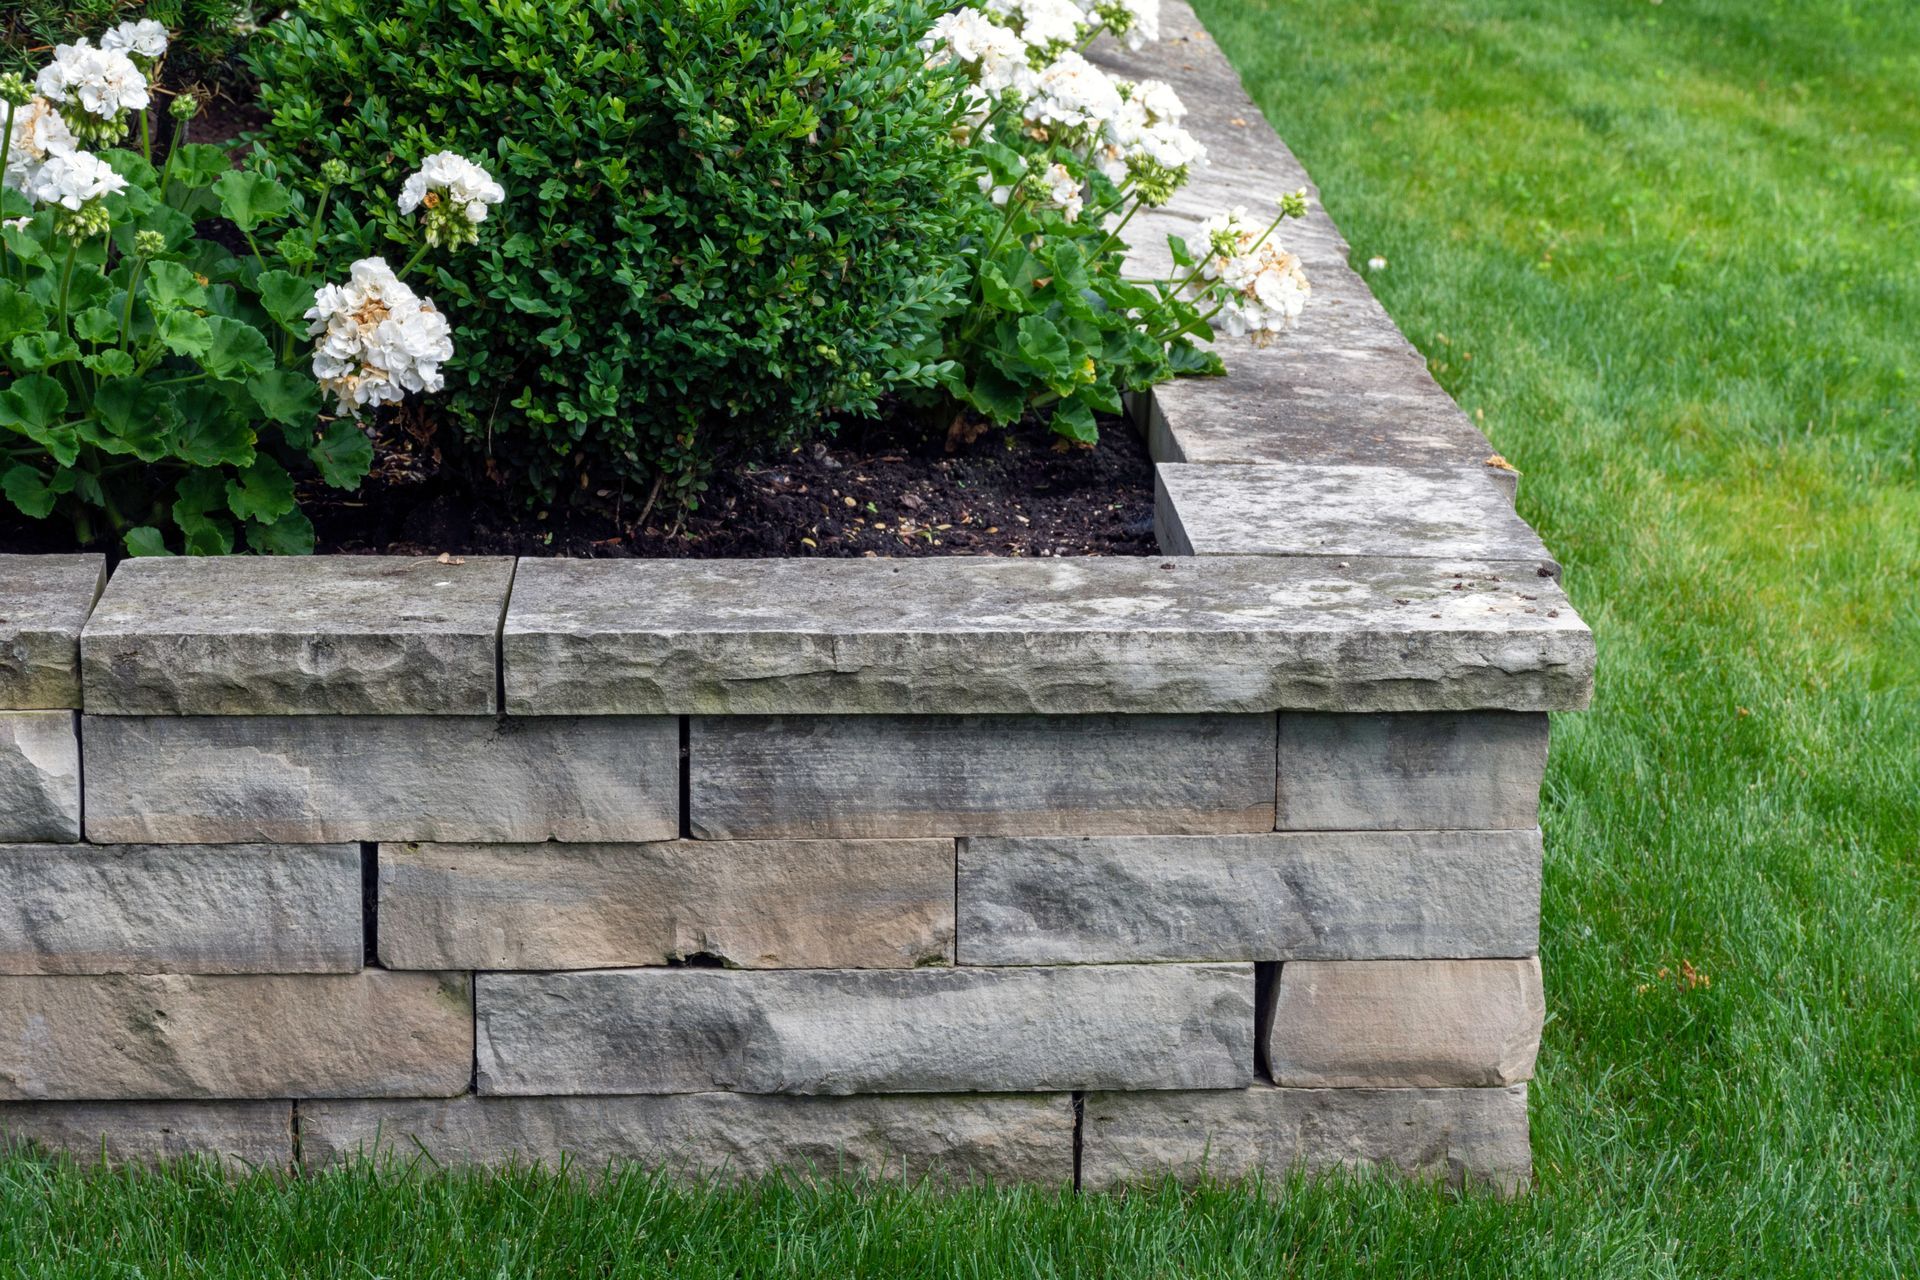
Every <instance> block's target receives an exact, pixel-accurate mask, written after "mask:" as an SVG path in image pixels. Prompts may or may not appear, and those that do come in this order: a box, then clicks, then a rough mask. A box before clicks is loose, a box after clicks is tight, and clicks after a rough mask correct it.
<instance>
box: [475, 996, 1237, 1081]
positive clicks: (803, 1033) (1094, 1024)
mask: <svg viewBox="0 0 1920 1280" xmlns="http://www.w3.org/2000/svg"><path fill="white" fill-rule="evenodd" d="M478 983H479V990H478V1010H479V1059H478V1060H479V1069H480V1074H479V1085H480V1088H479V1091H480V1092H481V1093H487V1094H571V1093H701V1092H705V1091H707V1090H710V1089H731V1090H737V1091H739V1092H741V1093H801V1094H814V1093H821V1094H847V1093H947V1092H954V1091H980V1092H990V1093H1008V1092H1028V1091H1050V1090H1059V1089H1077V1088H1101V1089H1210V1088H1233V1087H1237V1086H1240V1085H1244V1084H1248V1083H1251V1081H1252V1076H1253V1012H1254V1011H1253V967H1252V966H1251V965H1112V966H1103V967H1083V968H1060V969H913V970H908V971H904V972H902V971H897V970H884V969H813V970H806V971H801V972H794V971H761V972H744V971H723V970H713V969H683V970H677V971H675V970H659V969H652V970H649V969H626V970H599V971H595V972H590V973H553V974H492V973H484V974H480V975H479V976H478Z"/></svg>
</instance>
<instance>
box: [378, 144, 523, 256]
mask: <svg viewBox="0 0 1920 1280" xmlns="http://www.w3.org/2000/svg"><path fill="white" fill-rule="evenodd" d="M506 198H507V193H506V190H505V188H503V187H501V185H500V184H499V183H497V182H495V181H494V180H493V175H492V174H490V173H488V172H487V171H486V170H485V169H482V168H481V167H480V166H479V165H477V164H475V163H474V162H473V161H471V160H469V159H467V158H466V157H465V156H462V155H457V154H455V153H454V152H451V151H436V152H434V153H433V154H432V155H430V156H428V157H427V158H426V159H425V160H423V161H421V162H420V168H419V169H418V170H417V171H415V172H414V173H413V174H412V175H411V176H409V177H408V178H407V180H406V182H405V183H404V184H402V186H401V188H400V212H401V213H403V214H410V213H412V212H413V211H414V210H415V209H420V208H425V209H426V211H427V219H426V221H427V243H428V244H431V245H436V246H437V245H440V244H443V243H444V244H450V245H460V244H472V243H473V242H474V241H476V240H478V239H479V238H480V233H479V232H478V231H477V230H475V228H476V227H478V226H479V225H480V224H481V223H483V222H485V221H486V220H487V209H488V208H489V206H492V205H496V204H499V203H500V202H501V201H502V200H505V199H506Z"/></svg>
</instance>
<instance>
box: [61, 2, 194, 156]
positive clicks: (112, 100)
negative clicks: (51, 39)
mask: <svg viewBox="0 0 1920 1280" xmlns="http://www.w3.org/2000/svg"><path fill="white" fill-rule="evenodd" d="M158 25H159V24H157V23H152V22H150V21H149V22H145V23H132V22H126V23H122V24H121V25H120V26H118V27H115V28H114V29H113V30H112V31H109V32H108V33H107V34H106V36H105V37H103V39H102V43H101V44H100V46H99V47H95V46H94V44H93V43H92V42H91V41H89V40H85V39H82V40H76V41H74V42H73V43H72V44H62V45H55V46H54V50H53V61H52V62H50V63H48V64H47V65H46V66H44V67H42V68H41V69H40V75H39V77H38V78H37V79H36V80H35V82H34V87H35V88H37V89H39V91H40V95H41V96H42V97H43V98H45V99H46V100H47V101H48V102H51V103H53V104H55V105H56V106H62V107H66V108H68V111H69V113H70V115H71V119H69V120H68V121H67V125H68V127H69V128H70V129H72V130H73V133H74V136H75V137H77V138H79V139H80V140H81V141H83V142H87V143H91V144H92V145H94V146H105V145H106V144H108V143H111V142H116V141H118V140H119V139H120V138H121V137H123V136H125V134H126V132H127V113H128V112H129V111H145V110H146V109H147V105H148V103H149V102H150V101H152V98H151V95H149V93H148V92H147V76H146V73H145V72H144V71H142V70H141V69H140V66H139V64H138V63H136V62H135V61H134V59H133V56H132V55H131V54H130V53H129V52H128V50H130V49H138V50H141V51H142V52H141V56H142V57H143V58H144V57H148V56H149V55H147V54H146V53H145V52H144V51H145V50H147V49H153V48H156V47H157V48H158V50H159V52H158V53H155V54H152V55H151V57H152V58H154V59H157V58H158V57H159V56H160V54H164V53H165V52H166V47H167V43H166V29H165V28H161V29H160V30H159V31H158V33H157V34H156V33H154V32H152V31H150V30H147V29H146V28H148V27H150V26H158ZM108 41H111V42H112V44H111V45H109V44H108V43H107V42H108Z"/></svg>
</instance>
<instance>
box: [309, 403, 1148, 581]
mask: <svg viewBox="0 0 1920 1280" xmlns="http://www.w3.org/2000/svg"><path fill="white" fill-rule="evenodd" d="M1100 426H1101V430H1100V440H1099V443H1098V444H1096V445H1094V446H1093V447H1091V448H1087V447H1082V446H1074V445H1068V444H1066V443H1065V442H1064V441H1062V440H1060V439H1059V437H1057V436H1054V435H1052V434H1050V433H1049V432H1048V431H1047V430H1046V428H1045V426H1044V425H1042V424H1039V423H1023V424H1020V425H1018V426H1015V427H1013V428H1011V429H1008V430H1005V431H987V432H984V433H982V434H980V435H979V436H977V437H976V438H975V439H973V440H971V441H957V442H956V443H955V445H954V447H953V450H952V451H951V452H949V451H948V448H947V445H946V442H945V441H944V440H942V439H939V438H938V437H936V436H932V435H930V434H929V433H928V432H927V431H926V429H925V428H924V427H923V426H922V425H920V424H919V423H917V422H914V421H911V420H909V419H907V418H906V416H905V415H896V416H895V417H893V418H892V419H890V420H886V421H881V422H872V423H859V424H854V425H851V426H848V427H846V428H843V429H842V430H841V431H840V433H839V434H838V435H837V436H836V437H834V438H832V439H829V440H825V441H816V442H813V443H810V444H805V445H801V446H797V447H795V448H793V449H792V450H790V451H789V452H787V453H786V454H784V455H782V456H779V457H775V458H772V459H769V460H765V461H762V462H760V463H757V464H753V465H748V466H742V467H739V468H736V469H733V470H730V471H722V472H720V473H718V474H716V475H715V476H714V477H713V478H712V480H711V481H710V483H709V486H708V488H707V490H706V492H705V493H704V494H702V495H701V497H700V502H699V505H698V507H697V508H696V509H694V510H692V511H687V512H673V511H668V510H665V509H664V505H659V506H656V507H655V509H654V510H652V511H651V512H645V517H644V518H645V523H644V524H642V523H640V520H641V518H642V514H643V512H644V511H645V499H646V496H647V495H645V494H632V493H629V494H624V495H622V494H617V493H610V492H608V491H606V490H599V491H596V492H595V493H594V494H593V495H592V500H591V501H590V502H588V503H585V504H582V505H578V506H573V507H568V508H558V507H556V508H551V509H546V510H539V509H527V508H524V507H521V506H519V505H517V504H515V503H513V502H512V501H511V500H510V499H509V496H508V495H507V494H506V493H505V492H504V491H502V490H498V489H495V488H493V487H492V486H490V485H487V484H486V482H484V481H478V482H476V481H474V480H473V479H472V478H471V477H470V476H469V475H467V474H465V473H464V472H463V471H461V470H459V469H456V468H453V467H450V466H447V465H444V464H443V463H442V462H441V460H440V457H439V451H438V449H437V448H436V447H435V446H434V444H433V441H432V434H433V433H432V430H431V427H426V428H425V430H424V432H423V433H421V434H415V433H414V432H409V431H408V430H406V429H405V428H403V427H400V426H399V424H397V423H394V424H389V425H388V427H387V428H386V434H384V435H383V438H382V440H381V441H380V443H379V446H378V448H377V450H376V459H377V460H376V462H375V464H374V471H373V474H372V475H370V476H368V477H367V480H366V481H365V483H364V484H363V485H362V486H361V489H360V491H359V492H358V493H354V494H343V493H340V492H339V491H337V490H331V489H326V488H324V487H322V486H319V485H312V486H306V487H304V488H303V491H302V493H301V495H300V496H301V505H302V507H303V508H304V509H305V511H306V512H307V514H308V516H309V517H310V518H311V519H312V520H313V523H314V527H315V530H316V532H317V534H318V544H317V547H316V550H319V551H326V552H362V553H374V552H389V553H393V554H401V555H430V554H440V553H451V554H454V555H527V556H543V555H545V556H578V557H587V558H592V557H651V558H692V559H703V558H713V557H722V556H731V557H742V558H756V557H758V558H764V557H785V556H967V555H974V556H980V555H986V556H1119V555H1127V556H1148V555H1156V554H1158V547H1157V545H1156V544H1155V541H1154V535H1153V463H1152V461H1151V459H1150V458H1149V457H1148V455H1147V450H1146V447H1145V444H1144V443H1143V442H1142V441H1141V439H1140V437H1139V435H1138V434H1137V433H1136V432H1135V431H1134V430H1133V428H1132V427H1131V426H1130V425H1129V424H1128V423H1126V422H1124V421H1122V420H1120V419H1117V418H1115V419H1108V420H1105V421H1103V422H1102V423H1101V424H1100ZM418 431H419V428H417V427H416V428H415V432H418Z"/></svg>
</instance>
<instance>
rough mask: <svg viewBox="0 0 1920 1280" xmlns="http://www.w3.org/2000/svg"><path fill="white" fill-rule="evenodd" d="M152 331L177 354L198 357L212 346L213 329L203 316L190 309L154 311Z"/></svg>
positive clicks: (168, 348)
mask: <svg viewBox="0 0 1920 1280" xmlns="http://www.w3.org/2000/svg"><path fill="white" fill-rule="evenodd" d="M153 319H154V332H155V333H157V334H158V335H159V337H160V341H161V342H162V343H163V344H165V346H166V348H167V350H169V351H171V352H173V354H175V355H177V356H192V357H196V358H197V357H200V356H204V355H206V354H207V352H208V351H209V350H210V349H211V348H212V347H213V329H212V327H211V326H210V325H208V324H207V318H206V317H205V316H197V315H195V314H194V313H193V312H191V311H156V312H154V316H153Z"/></svg>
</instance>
